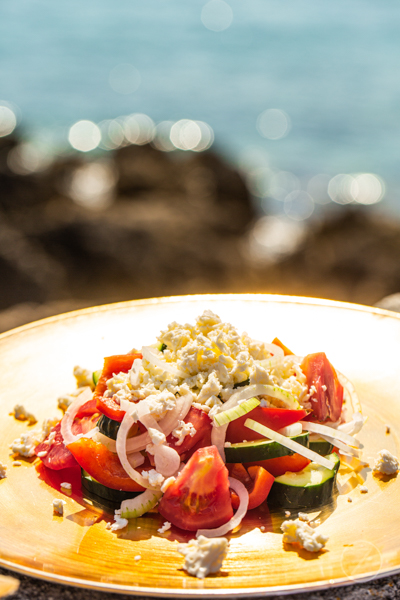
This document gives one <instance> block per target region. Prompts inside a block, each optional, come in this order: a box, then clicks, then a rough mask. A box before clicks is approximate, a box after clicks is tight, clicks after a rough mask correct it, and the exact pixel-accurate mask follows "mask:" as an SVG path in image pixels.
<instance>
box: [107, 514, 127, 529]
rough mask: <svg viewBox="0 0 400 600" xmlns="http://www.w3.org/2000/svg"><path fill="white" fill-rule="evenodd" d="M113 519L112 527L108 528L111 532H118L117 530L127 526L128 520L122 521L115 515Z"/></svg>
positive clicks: (122, 519)
mask: <svg viewBox="0 0 400 600" xmlns="http://www.w3.org/2000/svg"><path fill="white" fill-rule="evenodd" d="M114 519H115V521H114V523H112V525H111V526H110V529H111V531H118V529H124V527H126V526H127V525H128V519H124V518H122V517H120V516H119V515H117V514H116V515H115V517H114Z"/></svg>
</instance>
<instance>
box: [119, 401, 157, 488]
mask: <svg viewBox="0 0 400 600" xmlns="http://www.w3.org/2000/svg"><path fill="white" fill-rule="evenodd" d="M122 402H124V401H122ZM122 402H121V404H122ZM133 424H134V420H133V418H132V417H131V415H130V414H129V412H128V411H126V412H125V415H124V418H123V419H122V422H121V425H120V427H119V429H118V434H117V439H116V444H115V446H116V450H117V454H118V458H119V460H120V461H121V464H122V466H123V468H124V469H125V472H126V473H127V475H129V477H130V478H131V479H133V481H136V483H138V484H139V485H141V486H142V487H144V488H153V486H151V485H150V484H149V481H148V479H145V478H144V477H142V475H141V474H140V473H139V471H136V469H134V468H133V467H132V466H131V464H130V462H129V460H128V456H127V453H126V439H127V436H128V433H129V430H130V428H131V427H132V425H133ZM149 437H150V436H149Z"/></svg>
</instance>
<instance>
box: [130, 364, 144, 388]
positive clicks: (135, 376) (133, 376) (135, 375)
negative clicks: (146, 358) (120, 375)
mask: <svg viewBox="0 0 400 600" xmlns="http://www.w3.org/2000/svg"><path fill="white" fill-rule="evenodd" d="M141 366H142V359H141V358H135V360H134V361H133V363H132V367H131V368H130V371H129V381H130V382H131V385H132V386H133V387H134V388H135V387H136V386H137V385H138V384H139V371H140V367H141Z"/></svg>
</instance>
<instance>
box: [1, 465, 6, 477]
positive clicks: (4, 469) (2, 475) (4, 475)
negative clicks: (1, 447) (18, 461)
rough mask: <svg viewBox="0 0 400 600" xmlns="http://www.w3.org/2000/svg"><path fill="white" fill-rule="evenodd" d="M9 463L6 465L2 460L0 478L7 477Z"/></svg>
mask: <svg viewBox="0 0 400 600" xmlns="http://www.w3.org/2000/svg"><path fill="white" fill-rule="evenodd" d="M6 471H7V465H4V464H3V463H2V462H0V479H4V478H5V477H7V473H6Z"/></svg>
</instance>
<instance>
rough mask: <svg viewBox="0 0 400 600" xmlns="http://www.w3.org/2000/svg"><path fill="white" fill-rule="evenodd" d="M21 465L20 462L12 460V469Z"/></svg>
mask: <svg viewBox="0 0 400 600" xmlns="http://www.w3.org/2000/svg"><path fill="white" fill-rule="evenodd" d="M21 465H22V462H21V461H20V460H14V462H13V467H20V466H21Z"/></svg>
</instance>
